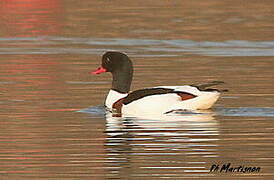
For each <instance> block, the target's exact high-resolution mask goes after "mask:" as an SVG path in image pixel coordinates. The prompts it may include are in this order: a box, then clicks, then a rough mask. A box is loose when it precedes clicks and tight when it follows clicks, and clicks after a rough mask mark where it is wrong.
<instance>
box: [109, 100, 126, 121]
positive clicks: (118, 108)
mask: <svg viewBox="0 0 274 180" xmlns="http://www.w3.org/2000/svg"><path fill="white" fill-rule="evenodd" d="M124 99H125V98H121V99H119V100H118V101H116V102H115V103H113V105H112V116H113V117H121V115H122V107H123V101H124Z"/></svg>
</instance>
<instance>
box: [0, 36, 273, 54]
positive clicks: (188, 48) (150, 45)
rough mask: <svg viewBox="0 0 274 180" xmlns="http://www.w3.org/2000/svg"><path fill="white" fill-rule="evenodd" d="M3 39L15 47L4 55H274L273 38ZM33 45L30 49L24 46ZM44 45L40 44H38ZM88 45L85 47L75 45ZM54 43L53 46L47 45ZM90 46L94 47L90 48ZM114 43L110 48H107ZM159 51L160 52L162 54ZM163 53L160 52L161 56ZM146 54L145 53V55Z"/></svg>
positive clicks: (2, 52)
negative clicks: (140, 53) (219, 39)
mask: <svg viewBox="0 0 274 180" xmlns="http://www.w3.org/2000/svg"><path fill="white" fill-rule="evenodd" d="M0 42H5V43H6V44H10V45H13V46H14V47H12V46H11V47H9V48H5V47H2V48H0V54H79V53H80V54H95V55H98V54H102V53H103V52H105V51H108V50H116V51H126V52H127V53H129V54H131V56H133V57H139V56H140V55H138V52H140V50H141V51H145V53H143V54H145V55H146V56H145V57H150V56H153V57H158V56H161V57H170V56H175V55H171V54H170V53H176V54H177V56H179V55H180V54H178V53H186V52H187V53H193V54H198V55H207V56H240V57H243V56H274V51H273V49H274V42H273V41H240V40H233V41H223V42H214V41H193V40H186V39H179V40H160V39H125V38H73V37H72V38H66V37H55V36H45V37H43V36H41V37H33V38H27V37H26V38H0ZM25 44H28V45H33V46H35V48H34V47H30V48H26V47H25V46H23V47H20V46H22V45H25ZM39 44H40V45H41V46H40V47H39V46H37V45H39ZM54 44H56V45H71V46H70V47H66V48H63V47H60V46H56V47H52V45H54ZM75 44H77V45H85V48H79V46H77V47H74V45H75ZM48 45H50V46H51V47H50V48H49V47H47V46H48ZM87 46H90V47H87ZM106 46H111V49H110V48H105V47H106ZM158 52H159V53H158ZM159 54H160V55H159ZM141 57H144V56H141Z"/></svg>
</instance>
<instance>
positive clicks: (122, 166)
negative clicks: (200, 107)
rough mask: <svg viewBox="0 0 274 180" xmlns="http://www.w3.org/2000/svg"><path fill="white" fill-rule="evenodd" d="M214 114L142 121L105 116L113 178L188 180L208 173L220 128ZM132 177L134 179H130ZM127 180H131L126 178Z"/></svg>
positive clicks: (163, 117)
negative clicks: (153, 176) (192, 174)
mask: <svg viewBox="0 0 274 180" xmlns="http://www.w3.org/2000/svg"><path fill="white" fill-rule="evenodd" d="M213 115H214V113H213V112H210V111H209V112H195V113H192V112H180V113H175V114H174V113H172V114H168V115H167V114H165V115H159V116H157V115H154V116H149V117H142V118H131V117H113V116H112V114H111V113H107V114H106V135H107V138H106V141H105V147H106V149H107V156H108V159H109V160H110V161H109V165H108V166H109V167H111V168H113V169H114V170H113V171H112V172H111V175H112V176H113V177H116V178H117V179H119V177H120V176H123V175H124V174H126V175H128V174H133V175H134V176H135V177H140V176H144V175H146V176H147V175H148V174H157V177H159V176H161V177H166V176H168V177H172V179H177V178H176V177H178V178H179V177H185V176H186V174H185V173H189V172H191V171H192V170H193V172H195V173H197V172H201V173H203V172H205V170H206V168H208V166H209V165H208V164H207V163H206V162H207V161H208V159H207V158H210V160H209V161H210V162H211V161H212V157H217V156H218V136H219V124H218V121H216V120H215V119H214V116H213ZM131 177H132V176H131ZM125 179H128V178H125Z"/></svg>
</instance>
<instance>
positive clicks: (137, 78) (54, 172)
mask: <svg viewBox="0 0 274 180" xmlns="http://www.w3.org/2000/svg"><path fill="white" fill-rule="evenodd" d="M273 11H274V1H273V0H249V1H245V0H240V1H236V0H223V1H220V0H204V1H190V0H174V1H168V0H147V1H129V0H112V1H110V0H101V1H88V0H82V1H76V0H1V2H0V74H1V79H0V106H1V108H0V112H1V113H0V127H1V130H0V179H23V178H26V179H30V178H33V179H37V178H38V179H42V178H45V179H49V178H57V179H78V178H80V179H85V178H86V179H90V178H96V179H105V178H110V179H111V178H121V179H138V178H147V179H151V178H159V177H166V178H188V177H204V176H206V177H216V178H217V177H223V176H229V175H231V174H221V173H209V169H210V166H211V164H213V163H216V162H231V163H232V164H235V166H237V165H245V166H260V167H261V168H262V171H261V172H260V173H259V174H258V173H257V174H256V173H255V174H253V173H249V174H244V173H236V174H233V175H234V176H239V177H246V176H248V177H254V178H256V177H259V176H265V177H267V178H270V177H272V176H273V164H272V162H273V147H274V144H273V128H274V126H273V117H274V104H273V99H274V94H273V89H274V83H273V80H274V78H273V71H274V69H273V68H274V60H273V56H274V34H273V22H274V14H273ZM110 50H115V51H121V52H125V53H126V54H128V56H129V57H130V58H131V59H132V61H133V63H134V68H135V74H134V79H133V84H132V89H133V90H134V89H139V88H143V87H153V86H159V85H183V84H193V83H199V82H206V81H212V80H222V81H225V82H226V85H225V86H224V88H227V89H229V90H230V91H229V92H228V93H225V94H224V95H223V97H222V98H221V99H220V100H219V101H218V102H217V104H216V105H215V107H214V109H212V110H210V111H209V112H207V113H205V114H202V115H196V114H193V115H179V116H176V117H172V118H168V119H162V118H159V117H158V118H157V117H156V118H155V117H153V118H151V119H150V118H144V119H134V118H129V119H128V118H125V119H119V120H117V119H112V118H110V117H105V116H104V115H103V113H102V107H100V105H102V104H103V102H104V98H105V96H106V94H107V92H108V90H109V87H110V84H111V76H110V75H109V74H103V75H100V76H91V75H89V74H88V72H89V71H91V70H93V69H96V68H97V67H98V66H100V63H101V62H100V61H101V55H102V54H103V53H104V52H106V51H110ZM98 106H99V107H98ZM86 108H88V110H87V111H85V112H89V113H80V112H79V111H81V110H83V109H86ZM91 112H92V113H91Z"/></svg>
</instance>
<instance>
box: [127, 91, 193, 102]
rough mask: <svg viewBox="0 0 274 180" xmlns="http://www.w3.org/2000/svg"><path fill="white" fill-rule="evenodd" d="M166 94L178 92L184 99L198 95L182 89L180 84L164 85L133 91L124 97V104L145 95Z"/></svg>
mask: <svg viewBox="0 0 274 180" xmlns="http://www.w3.org/2000/svg"><path fill="white" fill-rule="evenodd" d="M176 87H177V88H176ZM195 89H196V88H195ZM164 94H176V95H178V96H180V97H181V99H182V100H187V99H191V98H194V97H196V95H195V94H193V93H191V92H189V91H182V90H180V89H178V86H162V87H155V88H146V89H140V90H136V91H133V92H131V93H129V94H128V95H127V97H125V98H123V104H125V105H127V104H129V103H131V102H133V101H136V100H139V99H141V98H144V97H149V96H153V95H164Z"/></svg>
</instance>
